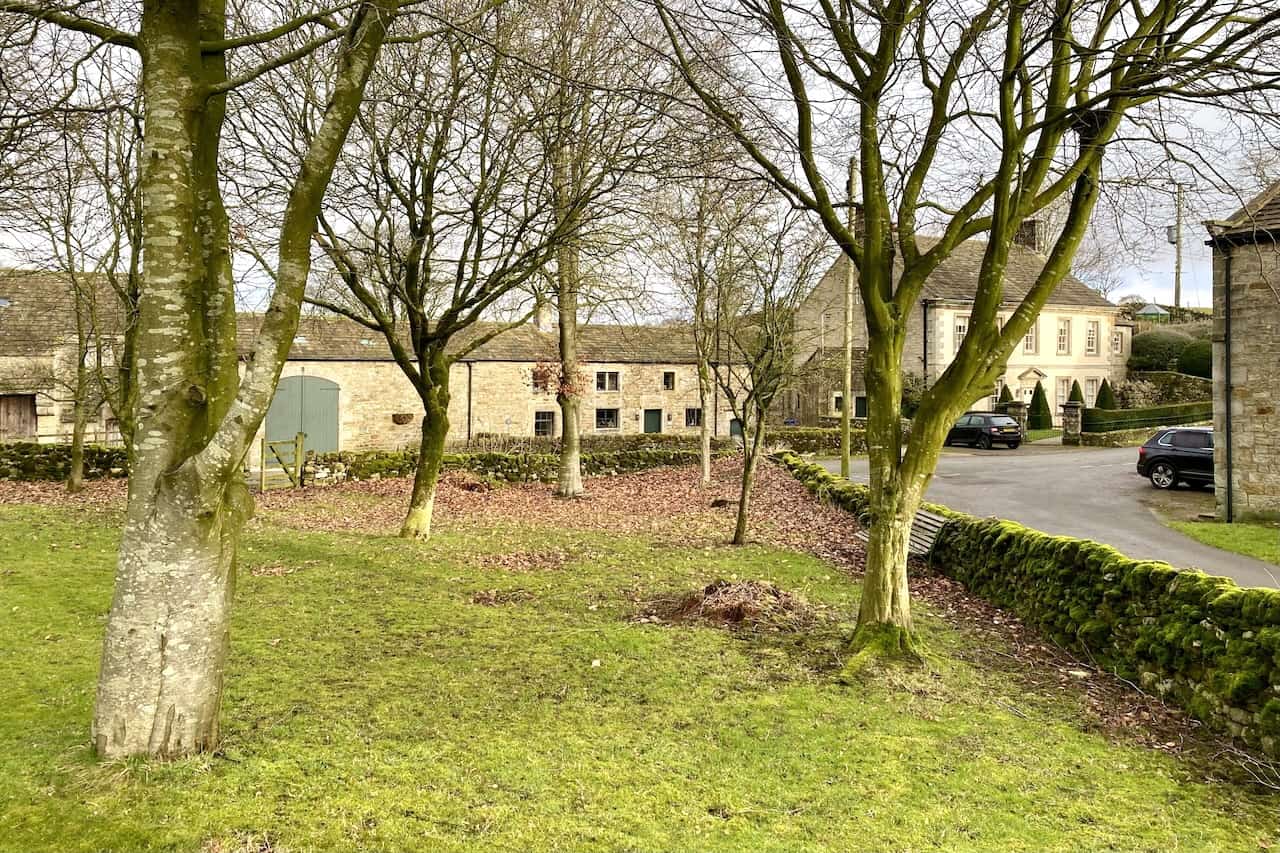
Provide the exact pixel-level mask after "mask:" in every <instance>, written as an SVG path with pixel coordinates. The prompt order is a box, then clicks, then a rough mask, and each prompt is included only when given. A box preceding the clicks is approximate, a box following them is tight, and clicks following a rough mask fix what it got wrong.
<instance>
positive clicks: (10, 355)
mask: <svg viewBox="0 0 1280 853" xmlns="http://www.w3.org/2000/svg"><path fill="white" fill-rule="evenodd" d="M113 300H114V296H108V297H104V298H102V299H101V300H98V305H100V306H101V308H102V310H100V311H95V312H92V313H93V314H94V316H95V319H97V320H99V321H101V322H106V323H108V324H112V326H111V327H112V328H114V327H115V326H114V324H116V323H118V313H117V312H115V311H113V310H110V306H112V305H114V301H113ZM75 311H76V301H75V297H74V291H73V289H72V287H71V285H70V282H69V281H68V279H67V278H66V277H65V276H63V275H61V274H58V273H42V272H31V271H28V270H0V441H39V442H45V443H54V442H63V441H70V439H71V432H72V428H73V426H74V422H75V412H74V410H75V375H76V362H77V358H78V355H79V346H78V344H77V334H76V322H75V317H76V314H75ZM108 338H110V336H108ZM105 357H106V362H105V364H104V367H105V368H106V369H108V370H109V369H110V367H111V364H112V356H111V353H110V352H109V350H108V351H107V352H106V353H105ZM89 361H90V363H91V364H95V363H96V358H95V357H94V356H93V355H92V354H91V355H90V359H89ZM95 392H96V388H95ZM99 398H100V395H99V394H97V393H94V394H93V399H91V401H90V405H92V406H93V407H94V409H95V415H94V417H92V418H91V419H90V421H89V423H88V426H87V429H86V432H85V437H86V440H88V441H91V442H100V443H112V442H115V441H119V439H120V433H119V431H118V429H117V428H116V421H115V419H114V418H112V417H111V413H110V411H109V410H108V409H107V408H106V407H105V406H102V405H101V403H100V399H99Z"/></svg>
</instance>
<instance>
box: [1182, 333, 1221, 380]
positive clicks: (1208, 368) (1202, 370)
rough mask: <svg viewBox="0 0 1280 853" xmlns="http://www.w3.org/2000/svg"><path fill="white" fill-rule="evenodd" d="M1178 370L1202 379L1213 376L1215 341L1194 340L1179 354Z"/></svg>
mask: <svg viewBox="0 0 1280 853" xmlns="http://www.w3.org/2000/svg"><path fill="white" fill-rule="evenodd" d="M1178 372H1179V373H1185V374H1187V375H1188V376H1199V377H1200V378H1202V379H1212V378H1213V343H1212V342H1210V341H1192V342H1191V343H1189V344H1187V346H1186V347H1185V348H1184V349H1183V350H1182V354H1181V355H1179V356H1178Z"/></svg>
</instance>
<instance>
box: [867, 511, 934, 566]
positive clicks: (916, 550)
mask: <svg viewBox="0 0 1280 853" xmlns="http://www.w3.org/2000/svg"><path fill="white" fill-rule="evenodd" d="M946 523H947V519H946V516H942V515H938V514H937V513H936V512H929V510H927V509H922V510H920V511H919V512H917V513H916V517H915V518H914V519H912V520H911V538H910V540H909V542H908V544H907V554H908V555H910V556H912V557H927V556H928V555H929V552H930V551H931V550H933V543H934V541H935V540H936V539H937V538H938V534H939V533H941V532H942V527H943V525H945V524H946ZM853 535H854V538H855V539H860V540H861V541H863V542H870V541H871V531H870V530H869V529H867V528H863V529H862V530H859V531H858V532H857V533H855V534H853Z"/></svg>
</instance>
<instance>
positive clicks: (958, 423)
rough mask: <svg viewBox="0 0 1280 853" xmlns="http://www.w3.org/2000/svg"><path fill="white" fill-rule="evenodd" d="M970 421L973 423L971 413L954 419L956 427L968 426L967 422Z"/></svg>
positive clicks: (969, 422)
mask: <svg viewBox="0 0 1280 853" xmlns="http://www.w3.org/2000/svg"><path fill="white" fill-rule="evenodd" d="M971 423H973V415H965V416H964V417H962V418H960V420H958V421H956V426H958V427H962V426H969V424H971Z"/></svg>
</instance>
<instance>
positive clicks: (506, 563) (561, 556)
mask: <svg viewBox="0 0 1280 853" xmlns="http://www.w3.org/2000/svg"><path fill="white" fill-rule="evenodd" d="M569 557H570V554H569V552H568V551H564V550H561V549H559V548H552V549H550V550H546V551H511V552H509V553H506V554H483V555H481V556H480V557H479V558H478V559H477V560H476V563H477V564H478V565H479V566H480V568H482V569H497V570H499V571H504V572H513V573H515V574H528V573H530V572H552V571H556V570H557V569H561V568H564V564H565V563H567V562H569Z"/></svg>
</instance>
